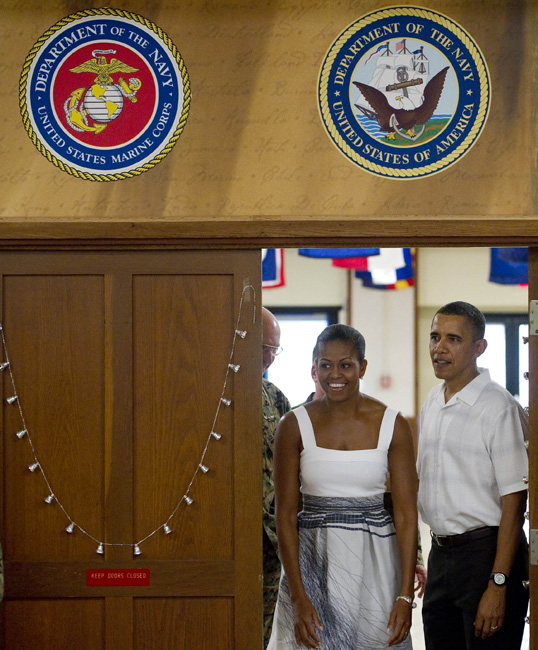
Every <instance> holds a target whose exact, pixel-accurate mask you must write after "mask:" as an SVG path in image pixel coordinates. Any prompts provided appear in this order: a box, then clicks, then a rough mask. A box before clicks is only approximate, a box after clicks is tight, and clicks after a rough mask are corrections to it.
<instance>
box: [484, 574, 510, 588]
mask: <svg viewBox="0 0 538 650" xmlns="http://www.w3.org/2000/svg"><path fill="white" fill-rule="evenodd" d="M489 579H490V580H493V582H494V583H495V584H496V585H497V586H498V587H502V586H503V585H505V584H506V581H507V580H508V577H507V576H506V575H505V574H504V573H500V572H496V573H492V574H491V575H490V576H489Z"/></svg>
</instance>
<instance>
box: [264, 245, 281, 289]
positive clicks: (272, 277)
mask: <svg viewBox="0 0 538 650" xmlns="http://www.w3.org/2000/svg"><path fill="white" fill-rule="evenodd" d="M283 284H284V259H283V250H282V248H262V288H263V289H270V288H271V287H281V286H282V285H283Z"/></svg>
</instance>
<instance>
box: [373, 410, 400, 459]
mask: <svg viewBox="0 0 538 650" xmlns="http://www.w3.org/2000/svg"><path fill="white" fill-rule="evenodd" d="M397 415H398V411H397V410H396V409H392V408H390V407H389V406H387V408H386V409H385V413H383V420H382V421H381V428H380V429H379V440H378V442H377V448H378V449H384V450H385V451H388V450H389V447H390V443H391V441H392V434H393V433H394V423H395V422H396V416H397Z"/></svg>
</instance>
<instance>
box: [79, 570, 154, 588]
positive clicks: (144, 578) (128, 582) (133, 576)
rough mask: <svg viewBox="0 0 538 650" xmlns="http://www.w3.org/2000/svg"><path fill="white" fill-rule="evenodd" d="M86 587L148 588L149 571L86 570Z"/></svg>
mask: <svg viewBox="0 0 538 650" xmlns="http://www.w3.org/2000/svg"><path fill="white" fill-rule="evenodd" d="M86 585H87V586H88V587H148V586H149V569H88V570H87V571H86Z"/></svg>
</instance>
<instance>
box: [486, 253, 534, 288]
mask: <svg viewBox="0 0 538 650" xmlns="http://www.w3.org/2000/svg"><path fill="white" fill-rule="evenodd" d="M510 251H517V252H512V253H510ZM523 251H525V253H526V252H527V249H526V248H524V249H521V248H492V249H491V266H490V272H489V281H490V282H496V283H497V284H528V282H529V271H528V264H527V260H526V259H525V261H521V259H522V258H523V257H526V255H525V254H524V253H523ZM511 255H512V258H513V259H514V260H516V261H510V259H506V258H510V256H511ZM518 259H519V261H517V260H518Z"/></svg>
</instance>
